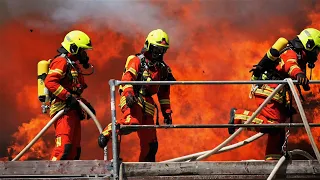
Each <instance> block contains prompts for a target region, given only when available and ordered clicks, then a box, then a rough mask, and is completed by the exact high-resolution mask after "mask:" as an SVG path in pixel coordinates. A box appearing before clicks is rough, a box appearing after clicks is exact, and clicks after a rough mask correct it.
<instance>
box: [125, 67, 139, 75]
mask: <svg viewBox="0 0 320 180" xmlns="http://www.w3.org/2000/svg"><path fill="white" fill-rule="evenodd" d="M126 72H131V73H132V74H133V75H134V76H137V71H136V70H135V69H133V68H132V67H130V68H129V69H128V70H127V71H126Z"/></svg>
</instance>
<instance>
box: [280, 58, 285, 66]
mask: <svg viewBox="0 0 320 180" xmlns="http://www.w3.org/2000/svg"><path fill="white" fill-rule="evenodd" d="M283 65H284V61H283V59H281V61H280V67H281V68H282V66H283Z"/></svg>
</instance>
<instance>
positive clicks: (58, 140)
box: [56, 137, 61, 147]
mask: <svg viewBox="0 0 320 180" xmlns="http://www.w3.org/2000/svg"><path fill="white" fill-rule="evenodd" d="M60 146H61V137H57V138H56V147H60Z"/></svg>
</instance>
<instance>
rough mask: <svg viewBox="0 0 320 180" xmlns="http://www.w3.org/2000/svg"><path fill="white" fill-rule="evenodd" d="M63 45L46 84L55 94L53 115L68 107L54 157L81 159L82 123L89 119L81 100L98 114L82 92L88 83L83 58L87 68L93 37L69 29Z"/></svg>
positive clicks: (61, 120) (60, 123)
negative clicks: (80, 65)
mask: <svg viewBox="0 0 320 180" xmlns="http://www.w3.org/2000/svg"><path fill="white" fill-rule="evenodd" d="M61 45H62V47H60V48H59V49H58V53H59V55H57V56H56V57H55V58H54V59H53V60H52V61H51V62H50V66H49V72H48V74H47V76H46V78H45V81H44V82H45V86H46V88H47V89H48V90H49V92H50V93H51V94H52V96H53V97H52V98H51V103H50V116H51V117H53V116H54V115H55V114H56V113H57V112H58V111H60V110H62V109H65V113H64V115H62V116H61V117H60V118H59V119H58V120H57V121H56V122H55V123H54V127H55V136H56V139H55V147H54V149H53V152H52V155H51V160H52V161H56V160H78V159H79V158H80V153H81V147H80V141H81V124H80V121H81V120H83V119H89V118H90V117H87V114H86V113H85V112H84V111H83V110H82V109H81V108H80V105H79V102H78V101H77V100H79V99H80V100H81V101H82V102H83V103H85V104H86V105H87V106H88V108H89V109H90V110H91V111H92V112H93V113H94V114H95V110H94V109H93V107H92V106H91V105H90V103H88V102H87V101H86V100H85V99H83V98H82V97H81V94H82V92H83V90H84V89H85V88H87V85H86V83H85V81H84V77H83V74H82V72H81V69H80V67H79V65H78V64H77V63H76V62H77V61H79V63H80V64H82V66H83V67H84V68H86V69H87V68H88V67H89V66H90V64H89V63H88V61H89V57H88V56H87V53H86V50H88V49H92V45H91V40H90V38H89V36H88V35H87V34H85V33H84V32H82V31H78V30H75V31H71V32H69V33H68V34H67V35H66V36H65V38H64V41H63V42H62V43H61Z"/></svg>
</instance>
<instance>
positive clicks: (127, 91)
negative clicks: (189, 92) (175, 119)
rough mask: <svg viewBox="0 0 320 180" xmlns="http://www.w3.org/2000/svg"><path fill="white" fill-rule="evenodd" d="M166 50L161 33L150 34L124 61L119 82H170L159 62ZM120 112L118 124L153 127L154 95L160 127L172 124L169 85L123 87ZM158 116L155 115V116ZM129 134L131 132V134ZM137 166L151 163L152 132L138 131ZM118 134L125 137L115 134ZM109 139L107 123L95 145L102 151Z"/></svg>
mask: <svg viewBox="0 0 320 180" xmlns="http://www.w3.org/2000/svg"><path fill="white" fill-rule="evenodd" d="M168 48H169V37H168V35H167V33H166V32H164V31H163V30H161V29H157V30H153V31H151V32H150V33H149V35H148V36H147V38H146V40H145V44H144V48H143V50H142V52H141V53H139V54H136V55H131V56H129V57H128V58H127V62H126V65H125V70H124V73H123V75H122V79H121V80H122V81H174V80H175V79H174V77H173V75H172V73H171V70H170V68H169V66H167V65H166V64H165V62H164V61H163V55H164V54H165V53H166V51H167V49H168ZM119 92H120V95H121V98H120V108H121V111H122V113H123V115H122V118H121V119H120V121H118V122H117V123H118V124H122V125H153V124H154V119H153V117H154V113H155V108H156V104H155V102H154V100H153V98H152V97H151V96H152V95H154V94H157V96H158V99H159V103H160V106H161V112H162V115H163V117H164V123H166V124H172V118H171V113H172V110H171V107H170V99H169V95H170V86H169V85H161V86H159V85H143V86H136V85H134V86H132V85H125V86H121V87H120V89H119ZM157 113H158V112H157ZM131 132H132V131H131ZM137 133H138V137H139V139H140V149H141V150H140V156H139V161H140V162H155V161H156V158H155V157H156V153H157V150H158V140H157V134H156V129H140V130H138V131H137ZM119 134H120V135H121V134H128V133H125V132H119ZM110 138H111V123H110V124H109V125H108V126H107V127H106V128H105V129H104V131H103V132H102V133H101V134H100V136H99V138H98V144H99V146H100V147H101V148H104V147H105V146H106V145H107V143H108V141H109V139H110Z"/></svg>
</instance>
